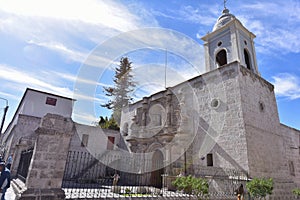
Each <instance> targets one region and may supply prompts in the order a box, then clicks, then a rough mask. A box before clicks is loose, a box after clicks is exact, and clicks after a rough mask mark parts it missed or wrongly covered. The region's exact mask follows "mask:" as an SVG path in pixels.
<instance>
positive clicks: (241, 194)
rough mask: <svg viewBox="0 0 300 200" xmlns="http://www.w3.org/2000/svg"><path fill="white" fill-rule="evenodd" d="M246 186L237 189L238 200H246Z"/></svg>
mask: <svg viewBox="0 0 300 200" xmlns="http://www.w3.org/2000/svg"><path fill="white" fill-rule="evenodd" d="M244 192H245V191H244V186H243V184H241V185H240V187H239V188H238V189H237V200H244Z"/></svg>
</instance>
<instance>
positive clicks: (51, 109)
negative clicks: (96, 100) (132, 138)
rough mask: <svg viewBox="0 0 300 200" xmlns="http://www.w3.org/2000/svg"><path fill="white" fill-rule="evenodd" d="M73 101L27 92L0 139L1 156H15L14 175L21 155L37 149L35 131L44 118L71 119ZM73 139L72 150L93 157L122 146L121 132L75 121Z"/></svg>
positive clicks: (42, 93) (30, 90)
mask: <svg viewBox="0 0 300 200" xmlns="http://www.w3.org/2000/svg"><path fill="white" fill-rule="evenodd" d="M73 103H74V100H73V99H71V98H67V97H63V96H59V95H55V94H51V93H47V92H43V91H38V90H34V89H29V88H28V89H26V91H25V93H24V95H23V97H22V99H21V102H20V104H19V106H18V108H17V110H16V112H15V114H14V116H13V119H12V121H11V122H10V124H9V125H8V127H7V129H6V130H5V132H4V134H3V135H2V138H1V144H2V154H5V158H4V159H6V157H7V156H8V155H9V154H11V153H13V154H14V157H13V165H12V166H13V168H12V174H13V175H16V173H17V168H18V164H19V161H20V154H21V152H22V151H24V150H29V149H33V148H34V144H35V140H36V133H35V131H36V129H37V128H38V127H39V126H40V123H41V119H42V118H43V117H44V116H45V115H46V114H47V113H51V114H56V115H60V116H63V117H65V118H71V116H72V108H73ZM74 126H75V128H74V131H75V134H73V137H72V139H71V142H70V147H69V150H70V151H77V152H90V153H91V154H92V155H94V156H95V155H98V154H102V153H103V152H105V151H107V150H114V149H115V148H117V145H118V144H119V140H120V135H119V132H118V131H113V130H103V129H101V128H99V127H93V126H87V125H82V124H78V123H75V122H74Z"/></svg>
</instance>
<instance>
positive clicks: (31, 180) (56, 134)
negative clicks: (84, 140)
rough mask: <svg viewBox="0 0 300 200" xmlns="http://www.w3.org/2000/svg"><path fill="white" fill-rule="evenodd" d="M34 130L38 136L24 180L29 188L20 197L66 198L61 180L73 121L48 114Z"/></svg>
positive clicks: (24, 198)
mask: <svg viewBox="0 0 300 200" xmlns="http://www.w3.org/2000/svg"><path fill="white" fill-rule="evenodd" d="M35 133H36V135H37V139H36V142H35V146H34V152H33V156H32V159H31V163H30V167H29V171H28V176H27V179H26V183H25V185H26V188H27V190H25V191H23V192H21V193H19V194H17V199H21V200H27V199H36V198H42V199H49V200H52V199H53V200H60V199H64V198H65V194H64V191H63V190H62V189H61V184H62V179H63V174H64V169H65V165H66V159H67V153H68V150H69V145H70V140H71V137H72V135H73V134H74V124H73V122H72V120H71V119H70V118H64V117H62V116H59V115H55V114H47V115H46V116H45V117H44V118H43V119H42V121H41V124H40V126H39V127H38V128H37V129H36V131H35Z"/></svg>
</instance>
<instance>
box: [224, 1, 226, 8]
mask: <svg viewBox="0 0 300 200" xmlns="http://www.w3.org/2000/svg"><path fill="white" fill-rule="evenodd" d="M226 2H227V0H224V9H226Z"/></svg>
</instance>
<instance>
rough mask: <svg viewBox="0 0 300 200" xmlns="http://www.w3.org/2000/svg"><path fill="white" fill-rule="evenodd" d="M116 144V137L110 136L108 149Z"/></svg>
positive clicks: (111, 148)
mask: <svg viewBox="0 0 300 200" xmlns="http://www.w3.org/2000/svg"><path fill="white" fill-rule="evenodd" d="M114 144H115V137H112V136H108V137H107V150H113V149H114Z"/></svg>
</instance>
